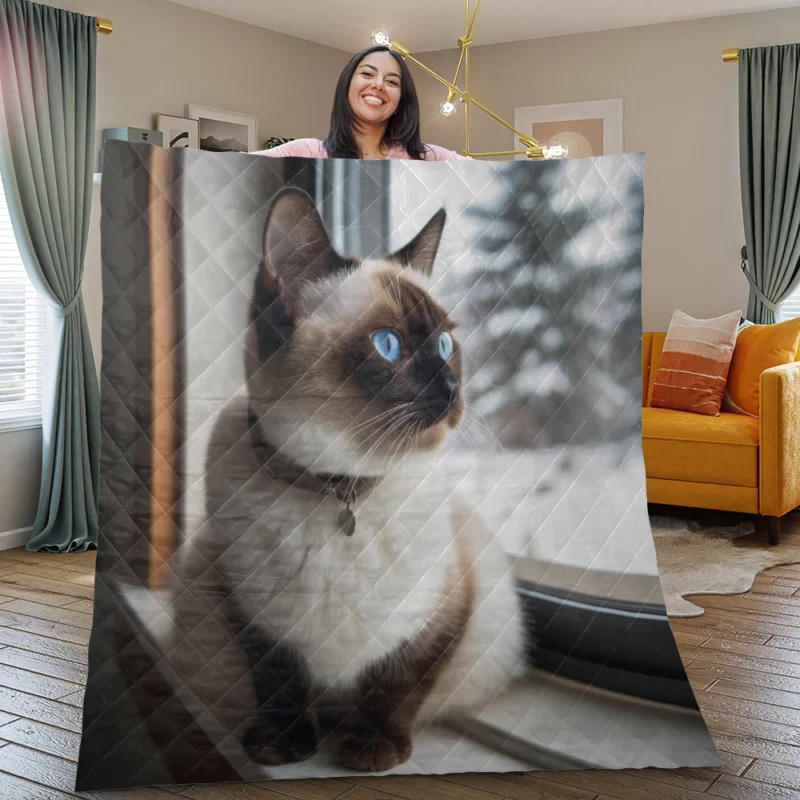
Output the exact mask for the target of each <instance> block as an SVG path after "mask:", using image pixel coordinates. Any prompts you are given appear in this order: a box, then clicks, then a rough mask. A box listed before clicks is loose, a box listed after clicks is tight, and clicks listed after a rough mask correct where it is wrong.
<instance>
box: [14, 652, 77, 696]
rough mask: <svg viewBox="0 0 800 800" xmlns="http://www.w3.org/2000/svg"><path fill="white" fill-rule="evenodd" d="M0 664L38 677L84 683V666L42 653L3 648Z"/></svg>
mask: <svg viewBox="0 0 800 800" xmlns="http://www.w3.org/2000/svg"><path fill="white" fill-rule="evenodd" d="M0 664H7V665H8V666H11V667H19V668H20V669H25V670H28V671H29V672H35V673H37V674H39V675H48V676H50V677H52V678H60V679H61V680H64V681H71V682H72V683H77V684H80V685H83V684H85V683H86V673H87V667H86V664H76V663H75V662H74V661H67V660H66V659H63V658H56V657H54V656H50V655H45V654H43V653H30V652H28V651H27V650H21V649H19V648H16V647H4V648H3V649H2V650H0ZM72 691H75V689H73V690H72Z"/></svg>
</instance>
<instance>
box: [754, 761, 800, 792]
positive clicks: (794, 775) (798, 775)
mask: <svg viewBox="0 0 800 800" xmlns="http://www.w3.org/2000/svg"><path fill="white" fill-rule="evenodd" d="M747 777H748V778H750V780H752V781H761V782H763V783H771V784H772V785H774V786H788V787H790V788H792V789H796V790H797V791H799V792H800V767H790V766H788V765H787V764H775V763H773V762H771V761H767V760H761V759H760V760H758V761H756V763H755V764H754V765H753V766H752V767H751V768H750V769H749V770H748V771H747Z"/></svg>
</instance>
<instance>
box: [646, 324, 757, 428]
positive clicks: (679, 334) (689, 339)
mask: <svg viewBox="0 0 800 800" xmlns="http://www.w3.org/2000/svg"><path fill="white" fill-rule="evenodd" d="M740 318H741V314H740V312H739V311H732V312H731V313H730V314H725V315H724V316H722V317H715V318H714V319H695V318H694V317H690V316H689V315H688V314H684V313H683V311H677V310H676V311H675V313H674V314H673V315H672V319H671V320H670V323H669V330H668V331H667V338H666V339H665V340H664V350H663V351H662V354H661V363H660V365H659V367H658V374H657V375H656V380H655V383H654V384H653V397H652V399H651V401H650V405H651V406H653V407H654V408H674V409H677V410H678V411H692V412H694V413H695V414H707V415H708V416H711V417H715V416H717V415H718V414H719V409H720V406H721V405H722V396H723V394H724V392H725V382H726V380H727V378H728V370H729V369H730V366H731V358H733V346H734V344H736V333H737V330H738V328H739V320H740Z"/></svg>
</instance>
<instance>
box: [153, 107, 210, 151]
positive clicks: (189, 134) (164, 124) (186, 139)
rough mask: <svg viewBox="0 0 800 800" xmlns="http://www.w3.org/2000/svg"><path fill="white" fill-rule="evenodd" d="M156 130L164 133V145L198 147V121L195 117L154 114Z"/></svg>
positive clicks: (192, 148) (193, 148)
mask: <svg viewBox="0 0 800 800" xmlns="http://www.w3.org/2000/svg"><path fill="white" fill-rule="evenodd" d="M156 130H158V131H161V133H163V134H164V147H185V148H189V149H191V150H199V149H200V122H199V120H197V119H191V118H186V117H176V116H173V115H172V114H160V113H159V114H156Z"/></svg>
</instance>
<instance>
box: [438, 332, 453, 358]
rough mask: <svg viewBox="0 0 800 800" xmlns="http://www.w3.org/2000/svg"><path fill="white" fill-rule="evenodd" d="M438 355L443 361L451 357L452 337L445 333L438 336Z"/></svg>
mask: <svg viewBox="0 0 800 800" xmlns="http://www.w3.org/2000/svg"><path fill="white" fill-rule="evenodd" d="M439 355H440V356H441V357H442V358H443V359H444V360H445V361H447V360H448V359H449V358H450V356H452V355H453V337H452V336H451V335H450V334H449V333H448V332H447V331H444V333H442V334H440V336H439Z"/></svg>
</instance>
